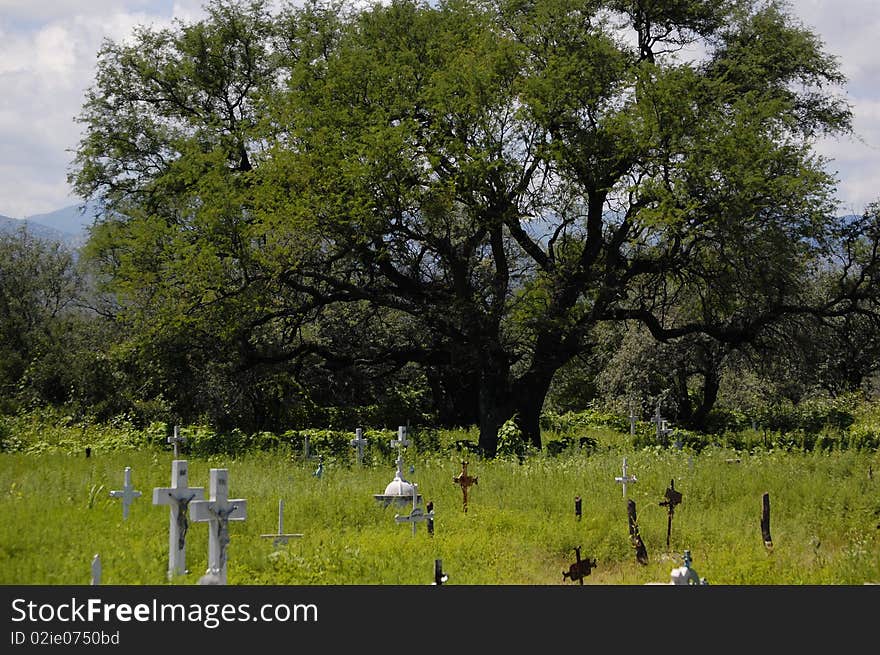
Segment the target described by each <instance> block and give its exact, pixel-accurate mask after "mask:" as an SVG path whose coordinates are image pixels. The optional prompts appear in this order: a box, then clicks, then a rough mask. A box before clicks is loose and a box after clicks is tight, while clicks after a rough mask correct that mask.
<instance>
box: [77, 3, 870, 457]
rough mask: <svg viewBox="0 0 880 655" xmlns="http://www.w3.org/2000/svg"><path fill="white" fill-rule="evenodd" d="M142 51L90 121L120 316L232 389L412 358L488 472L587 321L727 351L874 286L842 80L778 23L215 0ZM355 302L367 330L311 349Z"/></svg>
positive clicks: (638, 11)
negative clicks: (475, 433) (246, 374)
mask: <svg viewBox="0 0 880 655" xmlns="http://www.w3.org/2000/svg"><path fill="white" fill-rule="evenodd" d="M136 36H137V40H138V43H137V44H135V45H134V46H130V47H123V46H118V45H115V44H108V46H106V47H105V49H104V51H103V52H102V57H101V59H100V61H99V75H98V80H97V85H96V88H95V89H94V90H93V92H92V94H91V96H90V98H89V100H88V101H87V103H86V105H85V108H84V112H83V121H84V122H85V124H86V136H85V138H84V140H83V142H82V145H81V147H80V148H79V150H78V153H77V159H76V168H75V172H74V175H73V179H74V180H75V181H76V184H77V188H78V190H79V191H80V192H81V193H82V194H83V195H84V196H100V197H102V198H103V199H104V200H105V201H106V202H107V203H108V207H109V208H110V209H111V211H112V212H113V214H112V215H108V217H107V222H106V227H105V228H103V229H101V230H99V231H98V233H97V235H96V238H95V241H94V243H93V249H94V253H95V255H96V256H97V257H98V258H99V259H100V260H101V261H103V262H104V263H105V266H106V268H105V270H106V272H107V273H109V274H110V275H111V276H112V277H111V279H112V280H113V285H114V288H115V289H117V290H118V291H119V292H120V293H122V292H124V294H125V302H126V305H125V306H126V307H127V309H128V311H129V312H131V315H133V316H137V317H139V319H140V320H141V321H142V323H143V324H150V323H152V324H153V325H154V326H156V325H158V326H162V327H163V329H165V330H167V329H169V328H170V327H172V326H177V327H178V331H181V330H182V328H185V330H186V331H187V333H191V332H192V331H193V330H203V331H205V334H206V336H207V337H209V338H206V339H205V343H206V344H209V343H211V342H212V340H214V341H216V340H218V339H219V340H221V341H223V342H224V343H228V344H230V345H233V344H234V346H235V347H234V349H231V347H227V348H226V349H225V350H226V352H227V355H228V353H229V352H230V350H234V353H235V357H234V358H233V359H234V360H235V361H236V362H237V364H236V365H237V366H239V367H241V368H243V369H248V370H253V369H254V368H255V367H260V366H278V365H284V364H286V363H289V362H292V361H295V360H296V359H297V358H300V357H318V358H321V359H322V360H323V361H325V362H329V363H333V364H334V365H337V366H341V365H345V364H354V363H357V362H367V361H369V362H376V363H379V362H384V363H386V364H387V363H394V364H397V365H402V364H404V363H407V362H410V363H417V364H418V365H420V366H422V367H424V370H426V371H427V372H429V373H430V375H429V379H432V380H434V383H435V385H441V383H442V385H445V387H447V388H448V387H449V386H450V384H452V385H454V384H455V381H456V380H458V381H459V387H460V388H461V389H464V390H466V392H467V393H466V394H465V395H466V396H467V397H469V398H470V399H471V400H472V401H473V410H474V411H475V412H476V413H477V417H476V418H477V419H478V421H479V426H480V444H481V445H482V446H483V447H484V449H485V451H486V452H487V453H489V454H492V453H494V452H495V448H496V443H497V431H498V428H499V427H500V426H501V425H502V424H503V423H504V422H505V421H506V420H508V419H509V418H511V416H516V417H517V420H518V422H519V424H520V427H521V428H522V430H523V432H524V434H525V435H527V437H528V438H529V439H530V440H531V441H532V442H534V443H536V444H540V434H539V425H538V418H539V415H540V411H541V407H542V404H543V401H544V398H545V396H546V393H547V390H548V388H549V386H550V383H551V381H552V379H553V376H554V374H555V373H556V371H558V370H559V369H560V367H562V366H563V365H564V364H566V363H567V362H569V361H570V360H571V359H572V358H573V357H575V356H577V355H579V354H583V352H584V349H585V348H588V347H589V339H588V335H589V333H590V331H591V330H592V329H593V328H594V327H595V326H596V325H598V324H600V323H601V322H604V321H621V320H636V321H640V322H641V323H643V324H644V325H646V326H647V327H648V329H649V330H650V331H651V332H652V334H653V335H654V336H655V337H657V338H660V339H671V338H678V337H683V336H686V335H689V334H695V335H696V334H705V335H707V336H709V337H711V338H713V339H715V340H717V341H719V342H721V343H726V344H733V345H736V344H740V343H747V342H748V341H750V340H751V339H753V338H754V337H755V335H757V334H758V333H759V332H760V330H761V329H763V328H764V327H765V326H767V325H768V324H770V323H772V322H773V321H776V320H778V319H779V318H780V317H783V316H786V315H789V314H802V313H805V314H811V315H817V314H822V315H835V314H844V313H846V312H848V311H851V310H853V309H854V308H857V307H859V306H860V303H862V302H863V301H865V300H870V298H871V294H872V293H873V290H874V287H873V284H874V275H875V274H876V269H875V264H874V260H873V255H874V254H876V252H875V251H872V250H871V247H870V244H871V243H874V242H875V241H876V231H875V232H873V233H871V232H868V231H867V228H868V227H870V226H871V221H865V224H864V225H862V224H859V225H854V224H842V223H840V222H839V221H837V220H836V219H834V218H833V216H834V210H835V207H834V204H833V202H832V200H831V198H832V195H833V185H834V180H833V179H832V178H831V177H830V176H829V175H828V174H827V173H826V172H825V170H824V167H823V165H824V162H823V161H822V160H821V159H820V158H818V157H817V156H815V154H814V153H813V151H812V146H813V143H814V139H815V138H816V137H817V136H818V135H823V134H828V133H831V134H834V133H839V132H845V131H847V130H848V129H849V118H850V116H849V111H848V107H847V105H846V104H845V103H844V102H843V101H842V100H841V99H840V98H839V97H838V96H837V95H835V94H834V93H833V89H834V87H835V86H837V85H840V84H841V83H842V82H843V78H842V76H841V75H840V73H839V71H838V69H837V66H836V62H835V61H834V60H833V58H831V57H830V56H828V55H827V54H825V53H824V52H823V50H822V44H821V43H820V42H819V40H818V39H817V38H816V36H815V35H813V34H812V33H810V32H809V31H807V30H805V29H804V28H803V27H801V26H800V25H798V24H797V23H796V22H795V21H794V20H793V19H792V18H791V17H790V16H789V15H788V14H787V13H786V11H785V8H784V7H783V6H780V5H778V4H776V3H772V2H770V3H756V2H750V1H746V0H731V1H729V2H716V1H711V2H710V1H702V0H677V1H675V2H663V3H658V2H655V1H653V0H586V1H585V0H580V1H577V2H575V1H573V0H547V1H545V2H537V3H535V2H526V1H523V0H497V1H494V2H489V1H487V2H475V1H468V0H450V1H448V2H440V3H436V4H435V5H433V6H432V5H429V4H427V3H420V2H412V1H409V0H398V1H395V2H392V3H391V4H390V5H388V6H374V7H370V8H366V9H359V10H355V9H351V10H349V11H342V9H341V7H335V6H329V7H322V6H319V5H310V6H307V7H306V8H304V9H296V8H288V9H286V10H285V11H283V12H282V13H281V14H279V15H277V16H276V17H274V18H272V17H269V16H268V14H267V12H266V10H265V8H264V6H263V4H262V3H259V2H252V3H250V4H248V5H246V6H244V5H241V6H240V5H237V4H234V3H228V2H214V3H212V4H211V5H209V17H208V19H206V21H203V22H202V23H199V24H196V25H193V26H183V27H181V28H180V30H179V32H176V33H175V32H171V31H164V32H158V33H156V32H151V31H148V30H141V31H140V32H138V33H137V35H136ZM875 218H876V217H875ZM865 239H867V242H868V248H867V250H864V249H862V250H861V251H856V250H854V249H848V248H847V247H846V246H847V244H849V243H854V242H856V241H859V240H861V241H862V242H864V241H865ZM840 254H844V255H849V254H858V255H859V257H861V258H862V259H861V260H859V261H856V260H855V259H853V258H851V261H848V262H847V264H848V265H847V266H846V267H838V268H837V269H836V270H838V271H842V273H843V275H841V279H840V280H835V281H834V283H833V284H829V285H827V287H826V288H825V293H824V294H823V295H821V296H820V295H817V294H815V293H814V291H815V285H810V284H808V282H807V280H808V279H809V277H810V275H811V274H812V273H813V272H815V270H816V269H820V268H823V267H825V268H827V266H828V260H829V258H830V257H831V256H832V255H840ZM844 278H845V279H844ZM344 306H350V307H352V308H364V309H363V315H364V317H365V319H366V318H369V320H370V321H372V322H373V323H374V324H375V325H376V329H375V330H366V331H364V330H363V327H362V326H358V329H360V332H361V333H362V334H363V338H361V339H352V338H337V337H334V336H333V334H330V333H327V332H326V330H322V326H327V325H334V324H335V325H337V326H340V323H339V322H336V323H334V322H333V317H334V316H339V315H340V314H339V312H340V309H339V308H340V307H344Z"/></svg>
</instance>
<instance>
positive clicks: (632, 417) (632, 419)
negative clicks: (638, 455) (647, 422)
mask: <svg viewBox="0 0 880 655" xmlns="http://www.w3.org/2000/svg"><path fill="white" fill-rule="evenodd" d="M638 419H639V417H638V415H637V414H636V413H635V411H633V406H632V403H630V406H629V436H631V437H634V436H636V421H638Z"/></svg>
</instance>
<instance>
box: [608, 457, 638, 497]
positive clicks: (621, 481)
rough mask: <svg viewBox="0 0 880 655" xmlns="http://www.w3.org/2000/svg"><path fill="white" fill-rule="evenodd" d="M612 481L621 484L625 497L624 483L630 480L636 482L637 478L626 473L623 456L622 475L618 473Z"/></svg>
mask: <svg viewBox="0 0 880 655" xmlns="http://www.w3.org/2000/svg"><path fill="white" fill-rule="evenodd" d="M614 481H615V482H617V483H618V484H620V485H622V486H623V497H624V498H626V485H627V484H629V483H631V482H638V479H637V478H636V476H634V475H627V472H626V457H624V458H623V475H619V476H617V477H616V478H614Z"/></svg>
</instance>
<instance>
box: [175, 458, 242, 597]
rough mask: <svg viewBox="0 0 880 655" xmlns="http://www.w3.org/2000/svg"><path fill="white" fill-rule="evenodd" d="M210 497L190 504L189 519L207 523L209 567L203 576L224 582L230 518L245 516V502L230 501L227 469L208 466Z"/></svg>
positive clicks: (236, 519) (238, 519) (232, 519)
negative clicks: (209, 471) (209, 470)
mask: <svg viewBox="0 0 880 655" xmlns="http://www.w3.org/2000/svg"><path fill="white" fill-rule="evenodd" d="M210 491H211V499H210V500H194V501H192V502H191V503H190V504H189V516H190V520H191V521H194V522H195V523H207V524H208V570H207V571H206V572H205V576H208V577H210V578H212V579H216V580H217V584H221V585H225V584H226V547H227V546H228V545H229V521H244V520H245V519H246V518H247V501H246V500H244V499H242V498H236V499H235V500H229V471H228V469H211V483H210Z"/></svg>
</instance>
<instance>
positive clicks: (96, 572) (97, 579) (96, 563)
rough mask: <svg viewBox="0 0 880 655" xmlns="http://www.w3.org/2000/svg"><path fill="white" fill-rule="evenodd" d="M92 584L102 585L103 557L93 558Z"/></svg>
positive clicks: (96, 556)
mask: <svg viewBox="0 0 880 655" xmlns="http://www.w3.org/2000/svg"><path fill="white" fill-rule="evenodd" d="M91 584H93V585H99V584H101V556H100V555H98V554H95V556H94V557H93V558H92V581H91Z"/></svg>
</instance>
